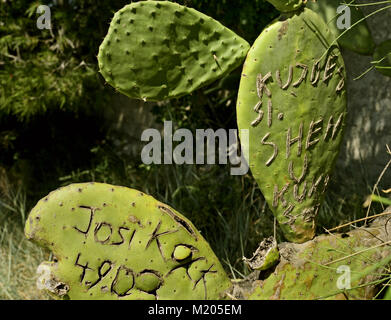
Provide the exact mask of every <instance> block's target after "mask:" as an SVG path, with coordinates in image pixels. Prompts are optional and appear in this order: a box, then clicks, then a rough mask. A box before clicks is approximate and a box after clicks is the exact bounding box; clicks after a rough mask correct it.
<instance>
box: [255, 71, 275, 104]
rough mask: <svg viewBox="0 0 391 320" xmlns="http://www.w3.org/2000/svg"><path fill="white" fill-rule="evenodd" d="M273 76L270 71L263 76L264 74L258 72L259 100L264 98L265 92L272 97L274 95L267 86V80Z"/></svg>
mask: <svg viewBox="0 0 391 320" xmlns="http://www.w3.org/2000/svg"><path fill="white" fill-rule="evenodd" d="M271 76H272V73H271V72H268V73H267V74H266V75H265V76H264V77H262V74H261V73H260V74H258V76H257V94H258V98H259V100H262V97H263V93H264V92H265V93H266V95H267V96H268V97H269V98H270V97H271V96H272V93H271V91H270V90H269V88H268V87H267V86H266V82H267V80H269V78H270V77H271Z"/></svg>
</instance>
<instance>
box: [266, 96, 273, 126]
mask: <svg viewBox="0 0 391 320" xmlns="http://www.w3.org/2000/svg"><path fill="white" fill-rule="evenodd" d="M272 119H273V104H272V100H271V99H269V100H268V102H267V126H268V127H269V128H270V127H271V126H272V121H273V120H272Z"/></svg>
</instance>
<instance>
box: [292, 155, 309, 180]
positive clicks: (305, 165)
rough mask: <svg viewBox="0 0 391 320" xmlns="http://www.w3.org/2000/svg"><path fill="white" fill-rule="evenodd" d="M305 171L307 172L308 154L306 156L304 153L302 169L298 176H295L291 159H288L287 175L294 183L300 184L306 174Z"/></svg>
mask: <svg viewBox="0 0 391 320" xmlns="http://www.w3.org/2000/svg"><path fill="white" fill-rule="evenodd" d="M307 172H308V156H307V154H305V155H304V163H303V169H302V172H301V175H300V176H299V177H298V178H297V177H296V176H295V173H294V170H293V161H292V160H291V161H289V165H288V173H289V177H290V178H291V179H292V181H294V182H295V183H296V184H300V183H301V182H302V181H303V179H304V177H305V176H306V174H307Z"/></svg>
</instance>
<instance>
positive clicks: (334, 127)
mask: <svg viewBox="0 0 391 320" xmlns="http://www.w3.org/2000/svg"><path fill="white" fill-rule="evenodd" d="M343 116H344V114H343V113H341V114H340V115H339V117H338V120H337V122H336V123H334V117H333V116H330V118H329V121H328V123H327V128H326V132H325V134H324V138H323V140H327V139H328V138H329V135H330V132H331V139H332V140H334V139H335V137H336V135H337V132H338V130H339V129H340V127H341V125H342V120H343Z"/></svg>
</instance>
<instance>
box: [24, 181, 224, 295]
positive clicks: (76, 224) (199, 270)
mask: <svg viewBox="0 0 391 320" xmlns="http://www.w3.org/2000/svg"><path fill="white" fill-rule="evenodd" d="M25 234H26V236H27V238H28V239H31V240H33V241H34V242H36V243H38V244H39V245H41V246H44V247H46V248H48V249H49V250H51V251H52V252H53V254H54V256H55V260H54V262H50V263H49V262H44V263H43V264H42V265H41V267H40V269H41V270H40V271H41V272H42V273H43V275H42V277H41V278H40V280H39V284H40V286H41V287H43V288H45V289H46V290H47V291H49V293H51V294H53V295H54V296H57V297H59V298H63V299H65V298H66V299H132V300H133V299H174V300H175V299H219V298H222V296H223V293H224V291H225V290H226V289H228V288H229V287H230V280H229V279H228V277H227V275H226V274H225V272H224V270H223V268H222V266H221V264H220V262H219V261H218V259H217V258H216V256H215V255H214V253H213V251H212V250H211V248H210V247H209V245H208V243H207V242H206V241H205V240H204V239H203V238H202V236H201V235H200V233H199V232H198V231H197V230H196V228H195V227H194V226H193V224H192V223H191V222H190V221H188V220H187V219H186V218H185V217H183V216H182V215H181V214H179V213H178V212H176V211H175V210H174V209H172V208H170V207H168V206H167V205H165V204H163V203H161V202H159V201H157V200H155V199H154V198H152V197H151V196H148V195H146V194H144V193H141V192H139V191H136V190H133V189H128V188H125V187H118V186H112V185H107V184H101V183H88V184H87V183H84V184H73V185H69V186H67V187H64V188H60V189H58V190H56V191H54V192H52V193H50V194H49V195H48V196H47V197H45V198H44V199H42V200H40V201H39V202H38V204H37V205H36V206H35V207H34V208H33V210H32V211H31V213H30V215H29V217H28V220H27V222H26V226H25Z"/></svg>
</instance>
